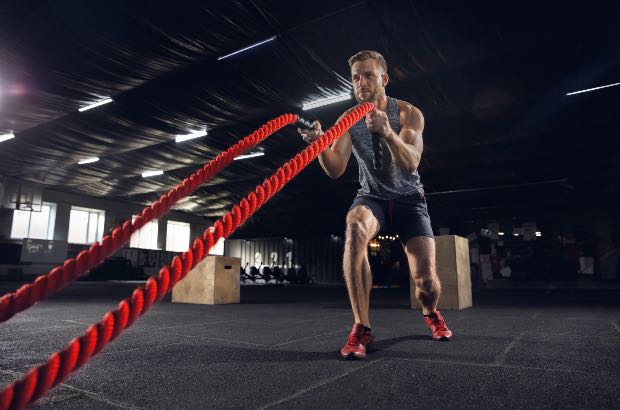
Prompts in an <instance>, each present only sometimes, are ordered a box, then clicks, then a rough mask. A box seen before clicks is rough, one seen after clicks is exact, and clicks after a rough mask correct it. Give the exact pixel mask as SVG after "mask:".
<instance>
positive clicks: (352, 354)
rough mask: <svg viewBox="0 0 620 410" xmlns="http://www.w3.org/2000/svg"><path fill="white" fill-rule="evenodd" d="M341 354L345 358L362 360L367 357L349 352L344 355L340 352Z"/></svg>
mask: <svg viewBox="0 0 620 410" xmlns="http://www.w3.org/2000/svg"><path fill="white" fill-rule="evenodd" d="M340 356H342V358H343V359H344V360H362V359H364V358H365V357H366V356H357V355H356V354H355V353H349V354H348V355H343V354H342V353H340Z"/></svg>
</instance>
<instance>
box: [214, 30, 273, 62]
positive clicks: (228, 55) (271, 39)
mask: <svg viewBox="0 0 620 410" xmlns="http://www.w3.org/2000/svg"><path fill="white" fill-rule="evenodd" d="M276 37H278V36H272V37H269V38H268V39H267V40H263V41H261V42H259V43H254V44H252V45H251V46H247V47H245V48H242V49H241V50H237V51H233V52H232V53H230V54H226V55H225V56H221V57H218V58H217V61H220V60H223V59H225V58H228V57H232V56H234V55H235V54H239V53H243V52H244V51H247V50H249V49H251V48H254V47H258V46H260V45H263V44H265V43H268V42H270V41H273V40H275V39H276Z"/></svg>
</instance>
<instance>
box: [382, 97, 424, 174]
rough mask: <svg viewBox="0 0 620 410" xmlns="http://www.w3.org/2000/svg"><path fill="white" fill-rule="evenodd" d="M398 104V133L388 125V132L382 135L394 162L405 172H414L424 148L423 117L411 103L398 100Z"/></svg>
mask: <svg viewBox="0 0 620 410" xmlns="http://www.w3.org/2000/svg"><path fill="white" fill-rule="evenodd" d="M398 105H399V108H400V124H401V127H400V133H399V134H396V133H395V132H394V130H392V128H391V127H390V128H389V130H388V133H387V134H386V135H383V137H384V138H385V141H386V142H387V145H388V148H389V149H390V153H391V154H392V160H393V161H394V164H396V166H397V167H399V168H401V169H403V170H405V171H407V172H415V171H416V170H417V169H418V166H419V165H420V160H421V159H422V151H423V149H424V143H423V141H422V132H423V131H424V117H423V116H422V112H420V110H418V109H417V108H415V107H414V106H413V105H411V104H408V103H406V102H404V101H399V102H398Z"/></svg>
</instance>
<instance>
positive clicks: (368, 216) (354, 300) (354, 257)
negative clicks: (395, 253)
mask: <svg viewBox="0 0 620 410" xmlns="http://www.w3.org/2000/svg"><path fill="white" fill-rule="evenodd" d="M378 231H379V222H378V221H377V218H375V216H374V215H373V214H372V212H371V211H370V210H369V209H368V208H366V207H364V206H356V207H355V208H353V209H352V210H351V211H350V212H349V213H348V215H347V227H346V231H345V244H344V260H343V264H342V265H343V266H342V268H343V271H344V279H345V282H346V284H347V290H348V291H349V300H350V301H351V309H352V310H353V317H354V319H355V323H361V324H363V325H364V326H367V327H370V319H369V318H368V308H369V304H370V289H371V288H372V273H371V271H370V264H369V263H368V243H369V242H370V240H371V239H372V238H373V237H374V236H375V235H376V234H377V232H378Z"/></svg>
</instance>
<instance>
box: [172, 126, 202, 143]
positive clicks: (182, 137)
mask: <svg viewBox="0 0 620 410" xmlns="http://www.w3.org/2000/svg"><path fill="white" fill-rule="evenodd" d="M205 135H207V130H206V129H205V130H203V131H196V132H191V133H189V134H178V135H177V136H176V138H175V139H174V140H175V141H176V142H183V141H187V140H193V139H194V138H200V137H204V136H205Z"/></svg>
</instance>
